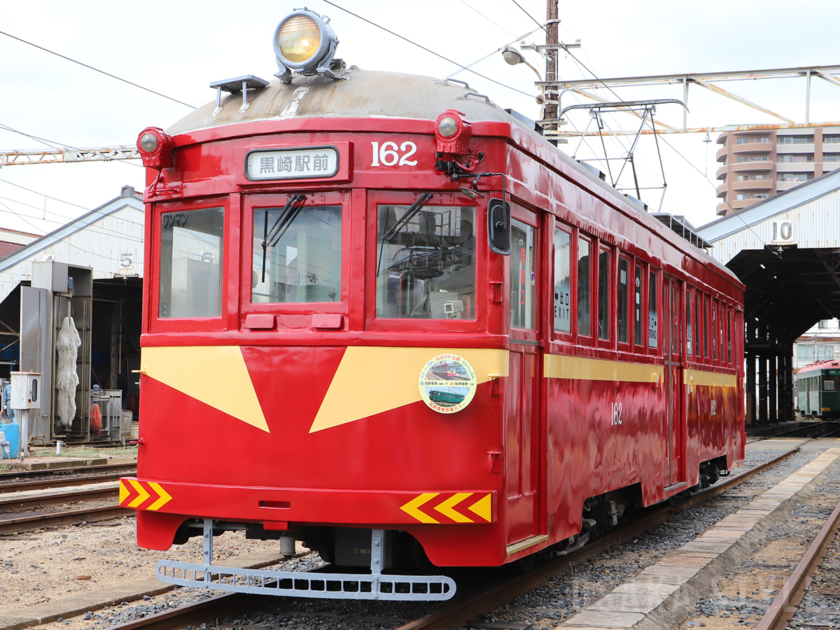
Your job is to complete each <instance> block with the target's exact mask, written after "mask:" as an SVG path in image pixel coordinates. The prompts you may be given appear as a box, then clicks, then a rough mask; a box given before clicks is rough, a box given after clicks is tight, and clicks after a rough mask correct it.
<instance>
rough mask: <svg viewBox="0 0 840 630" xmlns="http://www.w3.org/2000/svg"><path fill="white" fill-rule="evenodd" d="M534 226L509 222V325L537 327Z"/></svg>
mask: <svg viewBox="0 0 840 630" xmlns="http://www.w3.org/2000/svg"><path fill="white" fill-rule="evenodd" d="M534 232H535V230H534V228H532V227H531V226H530V225H525V224H524V223H521V222H519V221H516V220H514V221H512V226H511V236H512V237H513V253H512V254H511V255H510V256H508V261H509V264H510V325H511V327H512V328H524V329H526V330H535V329H536V327H537V276H536V266H535V265H536V261H535V255H534V254H535V252H534Z"/></svg>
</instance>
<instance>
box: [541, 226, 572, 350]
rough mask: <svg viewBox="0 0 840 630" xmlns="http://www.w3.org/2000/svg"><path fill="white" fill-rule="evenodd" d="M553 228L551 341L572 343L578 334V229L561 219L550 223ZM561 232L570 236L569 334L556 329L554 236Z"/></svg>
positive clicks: (550, 288)
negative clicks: (558, 231)
mask: <svg viewBox="0 0 840 630" xmlns="http://www.w3.org/2000/svg"><path fill="white" fill-rule="evenodd" d="M550 227H551V234H550V239H551V247H550V248H549V249H550V251H551V262H550V265H551V268H550V271H551V281H550V282H548V283H547V285H548V289H549V293H550V296H551V305H552V316H551V317H550V318H549V320H550V326H549V330H550V334H549V339H551V340H553V341H557V342H561V343H572V342H573V340H574V337H575V334H576V333H577V264H576V261H577V228H575V227H574V226H572V225H569V224H567V223H563V222H562V221H560V219H558V218H556V217H554V221H553V222H551V223H550ZM557 230H560V231H562V232H565V233H566V234H568V235H569V332H564V331H562V330H557V329H556V328H555V327H554V316H553V315H554V309H553V307H554V287H555V283H556V281H557V278H556V277H555V275H554V271H555V268H556V262H555V258H556V256H557V247H556V245H555V240H554V235H555V233H556V232H557Z"/></svg>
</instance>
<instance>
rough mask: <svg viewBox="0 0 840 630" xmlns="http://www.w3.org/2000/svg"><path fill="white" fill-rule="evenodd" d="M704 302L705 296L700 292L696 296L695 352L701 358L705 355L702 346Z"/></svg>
mask: <svg viewBox="0 0 840 630" xmlns="http://www.w3.org/2000/svg"><path fill="white" fill-rule="evenodd" d="M702 304H703V296H702V295H700V294H699V293H698V294H696V295H695V296H694V329H695V334H694V354H695V355H696V356H697V359H698V360H699V359H700V357H702V356H703V352H702V349H701V347H700V338H701V337H703V321H704V319H703V310H702V308H701V306H702Z"/></svg>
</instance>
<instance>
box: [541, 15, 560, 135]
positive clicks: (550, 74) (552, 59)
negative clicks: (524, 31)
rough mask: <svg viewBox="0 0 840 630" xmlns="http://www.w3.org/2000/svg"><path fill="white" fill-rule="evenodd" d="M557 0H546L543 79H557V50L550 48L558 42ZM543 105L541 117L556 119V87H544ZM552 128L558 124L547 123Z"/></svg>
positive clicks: (555, 127) (556, 127)
mask: <svg viewBox="0 0 840 630" xmlns="http://www.w3.org/2000/svg"><path fill="white" fill-rule="evenodd" d="M558 4H559V0H546V22H547V23H548V24H547V26H546V29H545V30H546V35H545V44H546V46H547V48H546V50H545V52H546V59H545V80H546V81H557V54H558V52H559V50H558V49H557V48H551V46H552V45H556V44H558V43H560V37H559V35H560V28H559V24H560V20H559V19H558V15H559V12H560V9H559V7H558ZM544 98H545V106H544V109H543V118H546V119H548V120H551V119H556V118H557V115H558V113H559V112H558V110H557V88H556V87H550V88H546V90H545V94H544ZM547 126H550V127H551V128H553V129H558V127H559V125H553V124H552V125H547ZM549 141H550V142H551V143H552V144H554V145H556V144H557V138H556V136H553V137H551V138H550V139H549Z"/></svg>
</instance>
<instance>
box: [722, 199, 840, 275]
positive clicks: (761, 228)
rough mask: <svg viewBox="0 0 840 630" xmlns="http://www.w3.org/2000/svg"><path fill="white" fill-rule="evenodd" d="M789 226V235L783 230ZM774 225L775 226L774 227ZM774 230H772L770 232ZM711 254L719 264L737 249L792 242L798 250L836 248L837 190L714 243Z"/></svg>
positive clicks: (839, 233)
mask: <svg viewBox="0 0 840 630" xmlns="http://www.w3.org/2000/svg"><path fill="white" fill-rule="evenodd" d="M785 222H787V223H789V228H790V230H791V231H790V236H789V238H785V237H786V236H788V234H787V232H786V230H787V229H788V226H784V225H783V223H785ZM774 224H775V226H774ZM774 227H775V230H774ZM713 243H714V247H712V250H711V254H712V256H714V257H715V258H716V259H717V260H719V261H720V262H722V263H723V264H726V263H728V262H729V261H730V260H732V259H733V258H734V257H735V256H737V255H738V253H739V252H740V251H741V250H744V249H764V245H765V244H767V245H773V244H775V245H784V244H792V243H796V244H797V245H799V247H801V248H821V247H838V248H840V189H838V190H834V191H832V192H830V193H827V194H825V195H822V196H821V197H817V198H816V199H812V200H811V201H808V202H807V203H803V204H801V205H799V206H795V207H793V208H790V209H788V210H785V211H784V212H780V213H778V214H775V215H773V216H771V217H768V218H766V219H764V220H763V221H761V222H759V223H756V224H754V225H750V226H749V227H747V226H746V225H744V226H743V229H741V230H738V231H737V232H733V233H732V234H729V235H727V236H724V237H723V238H722V239H720V240H718V241H714V242H713Z"/></svg>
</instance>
